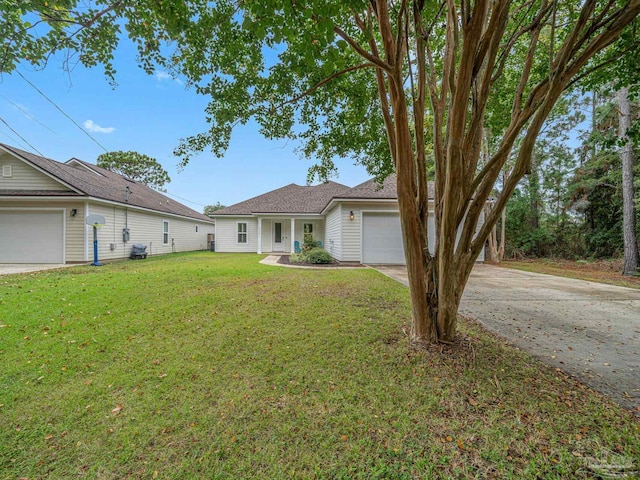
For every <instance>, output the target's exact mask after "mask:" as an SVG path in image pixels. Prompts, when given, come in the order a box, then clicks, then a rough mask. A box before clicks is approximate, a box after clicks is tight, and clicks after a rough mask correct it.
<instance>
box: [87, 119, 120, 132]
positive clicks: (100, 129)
mask: <svg viewBox="0 0 640 480" xmlns="http://www.w3.org/2000/svg"><path fill="white" fill-rule="evenodd" d="M82 125H83V126H84V128H85V129H86V130H87V131H89V132H93V133H111V132H113V131H114V130H115V128H114V127H101V126H100V125H98V124H97V123H93V120H85V121H84V123H83V124H82Z"/></svg>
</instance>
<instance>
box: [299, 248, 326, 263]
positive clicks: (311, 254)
mask: <svg viewBox="0 0 640 480" xmlns="http://www.w3.org/2000/svg"><path fill="white" fill-rule="evenodd" d="M304 256H305V257H306V259H307V262H309V263H316V264H317V263H332V262H333V257H332V256H331V255H329V252H327V251H326V250H325V249H323V248H319V247H316V248H312V249H311V250H309V251H308V252H306V253H305V255H304Z"/></svg>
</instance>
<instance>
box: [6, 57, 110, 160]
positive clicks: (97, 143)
mask: <svg viewBox="0 0 640 480" xmlns="http://www.w3.org/2000/svg"><path fill="white" fill-rule="evenodd" d="M16 73H17V74H18V75H20V76H21V77H22V79H23V80H24V81H25V82H27V83H28V84H29V85H31V87H33V88H34V89H35V90H36V92H38V93H39V94H40V95H42V96H43V97H44V98H45V99H46V100H47V101H48V102H49V103H50V104H51V105H53V106H54V107H55V108H56V109H58V111H59V112H60V113H62V114H63V115H64V116H65V117H67V118H68V119H69V120H71V122H73V124H74V125H75V126H76V127H78V128H79V129H80V130H81V131H82V133H84V134H85V135H86V136H87V137H89V138H90V139H91V140H93V142H94V143H95V144H96V145H98V146H99V147H100V148H102V149H103V150H104V151H105V152H108V150H107V149H106V148H105V147H104V145H102V144H101V143H100V142H99V141H98V140H96V139H95V138H94V137H93V136H91V135H90V134H89V132H87V131H86V130H85V129H84V128H82V127H81V126H80V125H79V124H78V122H76V121H75V120H74V119H73V118H71V116H69V115H68V114H67V113H66V112H65V111H64V110H62V109H61V108H60V107H59V106H58V105H56V104H55V102H54V101H53V100H51V99H50V98H49V97H47V96H46V95H45V94H44V93H43V92H42V90H40V89H39V88H38V87H36V86H35V85H34V84H33V83H31V82H30V81H29V80H28V79H27V77H25V76H24V75H23V74H22V73H21V72H19V71H18V70H16Z"/></svg>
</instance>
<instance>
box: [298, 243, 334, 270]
mask: <svg viewBox="0 0 640 480" xmlns="http://www.w3.org/2000/svg"><path fill="white" fill-rule="evenodd" d="M313 243H315V244H316V246H313V247H311V246H309V247H308V248H304V249H303V250H302V252H300V253H292V254H291V256H290V257H289V260H290V261H291V262H292V263H313V264H316V265H317V264H328V263H333V262H334V260H333V257H332V256H331V255H330V254H329V252H327V251H326V250H325V249H324V248H320V247H318V246H317V242H313Z"/></svg>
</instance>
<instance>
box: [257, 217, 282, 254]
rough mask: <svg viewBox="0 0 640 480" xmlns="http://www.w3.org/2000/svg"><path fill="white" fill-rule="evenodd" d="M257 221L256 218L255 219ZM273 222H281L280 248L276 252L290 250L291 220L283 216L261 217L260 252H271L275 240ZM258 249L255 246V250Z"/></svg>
mask: <svg viewBox="0 0 640 480" xmlns="http://www.w3.org/2000/svg"><path fill="white" fill-rule="evenodd" d="M256 221H257V220H256ZM275 223H281V224H282V231H281V232H282V239H281V240H282V250H281V251H279V252H277V253H284V252H290V251H291V250H290V248H291V240H290V238H289V237H290V236H291V220H289V219H285V218H263V219H262V253H270V252H273V244H274V240H275V227H274V224H275ZM254 251H256V252H257V251H258V249H257V246H256V250H254Z"/></svg>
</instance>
